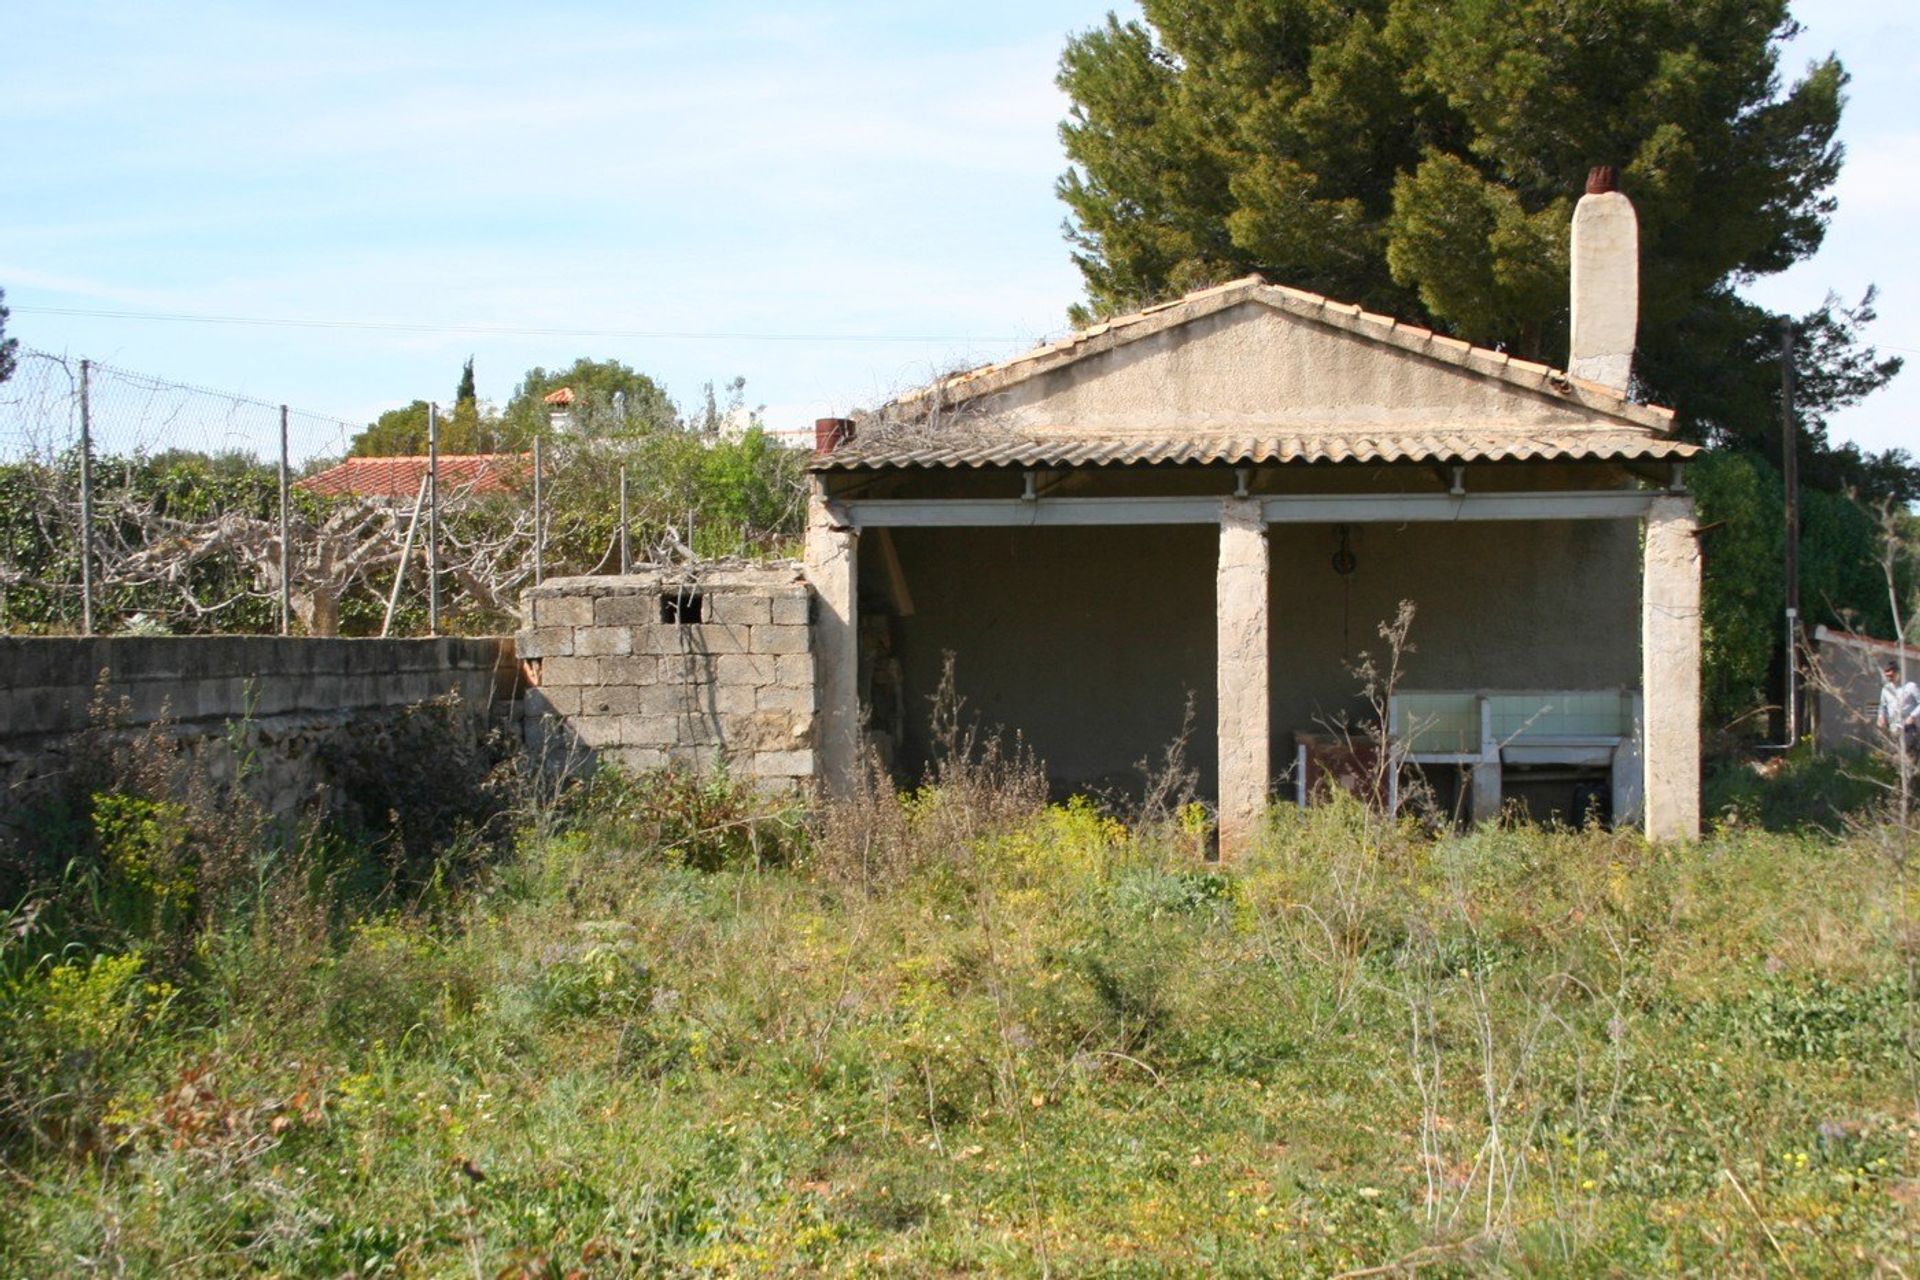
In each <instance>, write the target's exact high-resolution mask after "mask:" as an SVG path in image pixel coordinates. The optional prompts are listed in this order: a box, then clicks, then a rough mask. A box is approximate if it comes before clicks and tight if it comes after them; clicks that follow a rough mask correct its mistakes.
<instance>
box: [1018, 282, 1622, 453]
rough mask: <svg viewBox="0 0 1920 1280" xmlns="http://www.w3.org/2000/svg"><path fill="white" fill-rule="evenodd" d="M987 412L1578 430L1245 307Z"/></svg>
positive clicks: (1173, 427) (1196, 426) (1064, 424)
mask: <svg viewBox="0 0 1920 1280" xmlns="http://www.w3.org/2000/svg"><path fill="white" fill-rule="evenodd" d="M981 409H982V410H983V411H984V412H987V413H992V414H1005V415H1006V416H1007V419H1008V421H1009V422H1010V423H1013V424H1018V425H1021V426H1025V427H1029V428H1034V429H1041V428H1046V429H1053V430H1062V431H1086V432H1089V433H1100V434H1114V433H1118V434H1122V435H1124V434H1130V433H1155V434H1164V433H1167V432H1174V433H1177V434H1180V435H1187V434H1191V433H1193V432H1195V431H1205V430H1209V429H1221V428H1226V429H1244V428H1248V427H1254V426H1259V427H1269V428H1277V429H1282V430H1305V431H1340V430H1343V429H1361V428H1367V427H1375V428H1380V427H1392V426H1398V427H1403V428H1404V427H1410V426H1418V427H1431V426H1440V425H1446V424H1452V425H1453V426H1456V427H1459V428H1469V429H1487V428H1513V427H1519V426H1535V427H1553V428H1558V429H1571V430H1579V429H1581V428H1590V427H1593V426H1594V425H1596V423H1595V422H1594V419H1593V417H1592V415H1591V414H1590V413H1588V412H1586V411H1583V410H1581V409H1580V408H1579V407H1578V406H1574V405H1568V404H1564V403H1560V402H1558V401H1555V400H1552V399H1549V398H1547V397H1545V396H1542V395H1535V394H1531V393H1529V392H1527V391H1525V390H1523V389H1521V388H1519V387H1515V386H1513V385H1512V384H1510V383H1507V382H1503V381H1501V380H1499V379H1497V378H1494V377H1489V376H1485V375H1477V374H1473V373H1465V372H1463V371H1462V370H1460V369H1459V368H1456V367H1454V366H1452V365H1446V364H1442V363H1440V362H1437V361H1434V360H1431V359H1427V358H1424V357H1422V356H1420V355H1418V354H1416V353H1414V352H1411V351H1403V350H1400V349H1398V348H1395V347H1390V346H1386V345H1383V344H1379V343H1373V342H1365V341H1355V340H1354V339H1353V338H1352V337H1350V336H1347V335H1345V334H1343V333H1341V332H1339V331H1338V330H1335V329H1333V328H1330V327H1328V326H1326V325H1321V324H1316V323H1314V322H1313V321H1310V320H1305V319H1301V318H1299V317H1295V316H1288V315H1283V314H1281V313H1279V312H1277V311H1275V310H1273V309H1272V308H1271V307H1267V306H1264V305H1262V304H1260V303H1257V302H1245V303H1241V304H1240V305H1238V306H1235V307H1230V308H1228V309H1226V310H1223V311H1220V312H1218V313H1216V314H1214V315H1211V316H1206V317H1203V318H1200V319H1197V320H1195V321H1193V322H1192V323H1190V324H1186V325H1182V326H1179V327H1176V328H1172V329H1168V330H1164V331H1162V332H1160V333H1157V334H1154V335H1151V336H1149V337H1145V338H1141V339H1138V340H1136V341H1134V342H1130V343H1127V344H1125V345H1124V346H1119V347H1115V348H1114V349H1112V350H1110V351H1105V352H1101V353H1098V354H1095V355H1091V356H1088V357H1086V358H1085V359H1082V360H1079V361H1076V362H1074V363H1072V364H1069V365H1065V366H1063V367H1061V368H1059V369H1057V370H1054V371H1051V372H1049V373H1045V374H1042V375H1040V376H1038V377H1035V378H1032V379H1029V380H1027V381H1024V382H1020V383H1016V384H1014V385H1013V386H1011V387H1008V388H1007V389H1006V390H1004V391H1002V392H999V393H997V394H994V395H992V396H991V397H989V398H988V399H987V401H986V402H985V403H984V404H983V405H981Z"/></svg>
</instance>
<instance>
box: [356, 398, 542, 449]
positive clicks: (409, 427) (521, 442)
mask: <svg viewBox="0 0 1920 1280" xmlns="http://www.w3.org/2000/svg"><path fill="white" fill-rule="evenodd" d="M532 438H533V437H532V435H531V434H524V435H523V434H521V433H519V432H518V431H516V430H514V429H512V428H511V427H509V426H508V424H507V423H506V422H504V421H503V420H502V419H501V417H500V415H499V414H497V413H495V412H493V411H492V410H491V409H488V408H484V407H483V406H481V404H480V403H479V402H478V401H477V400H461V401H458V402H457V403H455V405H454V406H453V408H452V410H451V411H449V410H446V409H442V410H441V411H440V452H442V453H510V452H513V451H515V450H520V449H525V448H527V447H528V442H529V441H530V440H531V439H532ZM426 451H427V402H426V401H425V400H415V401H413V402H412V403H411V404H408V405H404V406H402V407H400V408H398V409H389V410H387V411H386V412H385V413H383V414H381V415H380V416H379V417H378V418H377V419H375V420H374V421H373V423H372V424H371V425H369V426H368V427H367V429H366V430H365V431H362V432H361V433H360V434H359V435H357V436H355V437H354V438H353V443H352V445H351V446H350V448H349V450H348V452H350V453H352V454H353V455H354V456H355V457H361V458H370V457H392V456H394V455H398V454H422V453H425V452H426Z"/></svg>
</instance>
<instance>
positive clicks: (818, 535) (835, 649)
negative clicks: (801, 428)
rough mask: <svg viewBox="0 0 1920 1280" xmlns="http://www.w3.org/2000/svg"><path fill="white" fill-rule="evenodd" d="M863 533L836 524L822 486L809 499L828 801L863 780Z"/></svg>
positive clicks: (820, 752)
mask: <svg viewBox="0 0 1920 1280" xmlns="http://www.w3.org/2000/svg"><path fill="white" fill-rule="evenodd" d="M859 548H860V532H859V530H857V529H854V528H852V527H850V526H847V525H842V524H836V523H835V522H834V517H833V514H832V512H831V510H830V508H829V507H828V506H827V499H826V494H825V492H824V491H823V489H822V487H821V485H820V482H819V481H818V480H816V481H815V482H814V487H813V492H812V493H811V495H809V497H808V499H807V546H806V562H805V564H806V576H807V582H808V584H809V585H810V586H812V587H813V591H814V595H815V596H816V597H817V599H818V604H817V605H816V606H815V609H814V617H813V663H814V668H813V669H814V687H815V696H816V697H817V699H818V702H819V707H818V711H817V712H816V714H815V718H814V733H815V734H816V739H815V747H816V755H815V757H814V759H815V760H816V762H817V763H818V766H819V768H818V773H817V777H818V779H819V781H820V784H821V786H822V788H823V789H824V790H825V791H826V793H827V794H828V795H833V796H845V795H849V794H852V793H853V792H854V791H855V789H856V788H857V786H858V783H859V777H860V768H861V761H860V617H859V591H860V573H859Z"/></svg>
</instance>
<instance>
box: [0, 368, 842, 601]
mask: <svg viewBox="0 0 1920 1280" xmlns="http://www.w3.org/2000/svg"><path fill="white" fill-rule="evenodd" d="M736 408H737V406H736ZM603 416H604V415H603ZM739 421H740V424H741V425H743V426H744V425H747V424H751V425H752V426H753V427H754V428H755V429H757V430H758V431H759V432H760V434H762V435H764V436H767V437H769V438H770V439H769V440H768V441H766V442H764V443H763V444H759V445H756V444H753V443H752V441H751V440H750V439H749V438H748V437H746V436H744V435H742V434H741V433H740V432H739V431H735V430H731V429H729V428H723V429H720V430H718V431H716V430H715V429H714V426H713V420H712V413H711V410H709V415H708V418H707V420H706V421H705V422H704V424H703V422H702V420H700V419H697V418H696V419H682V420H681V421H680V423H679V425H678V426H668V427H665V428H663V429H654V430H652V431H650V432H642V433H639V434H635V435H632V436H624V435H621V434H619V433H616V434H615V436H614V437H613V438H599V437H597V436H596V434H595V432H594V431H593V430H591V429H589V430H585V431H581V430H573V429H569V428H567V427H564V426H562V425H559V424H558V421H557V420H556V425H555V426H554V428H553V433H552V434H545V433H543V436H542V443H543V444H544V445H545V446H546V449H545V454H544V459H543V460H541V461H538V462H536V460H535V459H536V457H537V456H538V455H536V454H535V453H532V452H526V451H524V450H529V449H531V448H532V446H531V444H530V443H529V444H528V445H524V446H522V450H523V451H522V452H520V453H518V454H517V455H514V457H513V458H509V457H506V456H502V455H499V454H489V455H488V456H487V457H473V456H466V457H463V456H462V455H460V454H459V453H457V452H453V451H449V450H446V449H445V448H443V449H442V452H441V457H442V460H443V465H442V467H441V469H440V472H439V475H440V481H439V483H438V484H437V485H431V484H429V483H428V480H427V468H426V466H425V460H424V459H422V458H420V457H418V456H417V454H414V455H404V456H397V457H396V456H380V457H366V458H361V459H354V460H353V461H352V462H351V464H350V465H349V464H348V463H347V461H346V460H347V459H348V455H349V454H350V453H351V452H352V450H353V446H354V443H355V437H356V436H357V435H358V434H359V433H360V431H361V430H362V426H361V424H357V423H353V422H349V421H347V420H346V419H342V418H337V417H333V416H330V415H327V414H320V413H313V412H311V411H305V410H295V409H291V408H283V407H282V406H280V405H276V404H273V403H271V402H270V401H266V400H262V399H260V398H258V397H255V396H249V395H244V394H241V393H238V392H230V391H220V390H216V389H214V388H210V387H204V386H197V385H195V384H192V383H186V382H181V381H177V380H175V379H171V378H164V377H160V376H157V375H153V374H147V373H141V372H138V371H135V370H130V369H123V368H121V367H119V366H117V365H111V364H101V363H97V362H94V361H90V360H82V359H79V358H76V357H70V356H65V355H55V354H53V353H51V352H45V351H39V350H26V351H22V352H20V353H19V359H18V362H17V366H16V368H15V371H14V375H13V377H12V378H11V379H9V380H8V381H7V382H6V383H3V384H0V632H5V631H25V632H42V633H44V632H68V631H87V630H91V631H99V632H114V631H126V630H135V631H156V632H173V633H181V632H272V631H292V632H304V633H306V634H314V635H334V634H362V635H366V634H382V635H384V634H396V635H404V634H414V633H420V632H426V631H432V630H435V629H441V630H445V629H452V630H467V631H474V630H486V631H497V630H498V629H500V628H501V627H511V626H512V625H513V622H512V618H513V611H514V607H515V603H516V601H517V597H518V593H519V592H520V591H521V590H523V589H524V588H525V587H527V586H530V585H533V583H534V581H536V580H537V579H538V577H539V575H540V574H541V573H542V572H543V568H544V572H547V573H566V572H575V573H577V572H601V571H609V566H610V565H613V564H615V563H617V562H616V561H614V560H613V559H611V557H612V552H613V549H614V548H616V547H625V546H627V545H628V544H629V543H630V542H631V543H633V544H634V545H637V546H638V547H639V548H640V554H641V557H642V558H643V557H644V556H646V555H649V554H652V553H653V552H654V551H655V550H657V549H658V548H667V551H668V553H669V554H684V555H689V556H692V555H728V554H737V553H741V552H748V553H753V552H755V551H758V552H760V553H765V552H767V551H769V550H772V549H776V548H778V547H780V546H781V545H782V540H783V539H790V538H791V536H792V535H793V532H794V531H795V530H796V529H797V528H798V526H799V520H800V515H799V513H800V511H801V509H802V507H803V505H804V486H803V485H802V484H801V483H800V480H801V477H800V472H799V467H798V464H797V461H796V460H797V459H798V457H799V456H800V450H799V449H796V448H794V447H793V446H795V445H802V444H806V443H808V442H810V437H811V435H812V432H811V430H810V429H795V430H787V431H780V432H773V431H767V430H765V428H763V427H760V426H759V424H758V422H757V418H755V417H754V415H750V414H749V415H743V416H742V417H741V419H740V420H739ZM442 422H443V424H446V423H447V422H448V419H447V418H446V417H443V418H442ZM283 425H284V430H285V442H284V445H283V440H282V430H283ZM423 429H424V428H423ZM444 432H445V427H444V425H443V434H442V435H441V437H440V438H441V440H442V442H443V445H444V442H445V441H446V439H447V436H446V434H445V433H444ZM83 440H84V441H85V444H86V447H84V448H83V447H82V444H83ZM736 445H738V446H739V447H741V448H742V449H743V453H742V454H741V455H740V456H739V458H738V459H736V461H739V462H740V463H741V465H744V466H745V467H746V472H742V471H740V470H739V469H738V467H734V466H731V464H730V466H729V467H726V468H722V472H723V473H724V474H726V475H730V476H733V477H734V479H733V480H731V481H728V482H726V483H727V484H728V485H730V486H732V488H730V489H729V491H728V492H726V493H721V492H719V491H718V490H716V489H714V488H713V485H714V484H715V483H716V481H714V480H713V479H711V478H710V477H711V473H710V472H709V471H708V469H707V467H706V465H705V461H704V460H705V459H707V458H708V457H710V456H711V453H712V451H714V450H716V449H726V448H730V447H735V446H736ZM496 447H498V446H494V445H488V446H485V447H484V448H482V449H479V450H476V452H478V453H486V452H487V450H488V449H493V448H496ZM416 448H417V446H416ZM283 449H284V453H283ZM283 457H284V459H285V461H286V464H287V466H286V473H285V475H284V476H283V474H282V470H281V463H282V460H283ZM516 458H517V460H515V459H516ZM629 470H631V471H632V472H633V473H634V474H635V476H636V479H637V483H636V485H635V487H634V491H633V493H632V494H631V495H630V497H631V499H632V500H631V502H629V501H627V500H626V498H627V496H628V495H627V494H626V484H625V481H624V479H623V477H625V476H626V475H627V474H628V472H629ZM536 473H538V474H543V475H544V476H545V478H546V490H545V492H546V506H545V509H544V511H541V510H538V509H537V508H536V506H535V504H534V502H533V501H532V490H533V488H534V486H535V483H537V482H536V481H535V479H534V477H535V476H536ZM743 477H744V478H743ZM709 503H711V504H712V506H713V508H714V510H713V511H711V512H708V513H707V515H698V516H697V512H698V511H699V510H700V509H701V508H703V506H705V505H706V504H709ZM616 511H624V512H630V514H629V518H628V519H627V522H626V524H625V525H624V526H622V525H621V524H620V523H619V520H618V518H617V517H616V515H615V512H616ZM710 516H711V517H715V518H712V519H710V518H709V517H710ZM623 527H624V528H625V530H626V531H627V533H628V534H632V535H636V536H635V537H633V538H629V537H626V536H623V535H622V533H621V531H620V530H621V528H623ZM428 530H436V531H437V535H438V536H437V539H436V540H433V541H431V543H430V542H429V537H428V532H427V531H428ZM433 566H437V572H432V573H430V572H429V569H430V567H433ZM429 582H431V584H432V585H431V586H429Z"/></svg>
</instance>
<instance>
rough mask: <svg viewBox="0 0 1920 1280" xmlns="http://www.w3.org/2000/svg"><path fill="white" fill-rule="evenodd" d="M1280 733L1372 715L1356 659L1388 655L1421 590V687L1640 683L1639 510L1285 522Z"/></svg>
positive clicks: (1278, 639) (1417, 631)
mask: <svg viewBox="0 0 1920 1280" xmlns="http://www.w3.org/2000/svg"><path fill="white" fill-rule="evenodd" d="M1267 537H1268V543H1269V546H1270V547H1271V555H1272V564H1273V595H1272V609H1273V612H1272V620H1271V623H1270V630H1271V635H1272V643H1273V666H1272V670H1273V733H1274V746H1275V750H1276V752H1284V754H1280V755H1276V757H1275V758H1276V760H1278V761H1279V762H1280V764H1282V765H1284V764H1286V763H1287V762H1288V761H1290V760H1291V759H1292V734H1293V733H1294V732H1296V731H1305V732H1313V731H1315V730H1316V729H1317V728H1318V727H1319V726H1320V725H1321V724H1323V723H1325V722H1328V721H1331V720H1332V719H1333V717H1335V716H1337V715H1339V714H1340V713H1342V712H1345V713H1346V714H1348V715H1350V716H1355V717H1358V716H1361V715H1363V714H1365V712H1366V708H1365V706H1364V704H1363V703H1362V702H1360V701H1359V699H1358V697H1357V693H1358V685H1357V683H1356V681H1355V680H1354V678H1353V676H1352V675H1351V674H1349V672H1348V667H1349V665H1350V664H1351V663H1353V662H1354V661H1355V660H1356V659H1357V657H1358V655H1359V653H1360V651H1361V650H1363V649H1364V650H1368V651H1371V652H1373V653H1375V654H1378V655H1381V656H1382V657H1383V658H1384V656H1385V645H1384V642H1383V641H1382V640H1381V639H1380V636H1379V631H1378V628H1379V625H1380V624H1381V623H1382V622H1384V621H1388V620H1390V619H1391V618H1392V617H1393V615H1394V611H1395V609H1396V608H1397V607H1398V605H1399V602H1400V601H1401V600H1411V601H1413V603H1414V606H1415V609H1416V614H1415V617H1414V623H1413V631H1412V642H1413V646H1414V650H1413V652H1411V653H1409V654H1408V655H1406V657H1405V661H1404V670H1403V674H1402V678H1401V684H1402V686H1403V687H1405V688H1411V689H1513V690H1525V689H1610V688H1626V689H1631V688H1636V687H1638V685H1639V683H1640V564H1639V560H1640V538H1639V528H1638V523H1637V522H1635V521H1631V520H1617V521H1613V520H1562V521H1540V522H1531V521H1520V522H1504V521H1485V522H1480V523H1462V524H1451V525H1436V524H1412V525H1400V526H1393V525H1377V524H1376V525H1369V524H1357V525H1351V526H1348V535H1347V545H1348V548H1349V550H1350V552H1351V553H1352V555H1353V558H1354V566H1355V567H1354V571H1353V573H1352V575H1351V577H1350V578H1343V577H1342V576H1341V575H1340V574H1339V573H1337V572H1335V571H1334V567H1333V563H1332V561H1333V556H1334V554H1335V552H1337V551H1338V550H1339V549H1340V545H1341V544H1340V535H1339V530H1338V529H1336V528H1334V527H1333V526H1315V525H1275V526H1273V527H1272V528H1270V529H1269V530H1268V534H1267Z"/></svg>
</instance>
